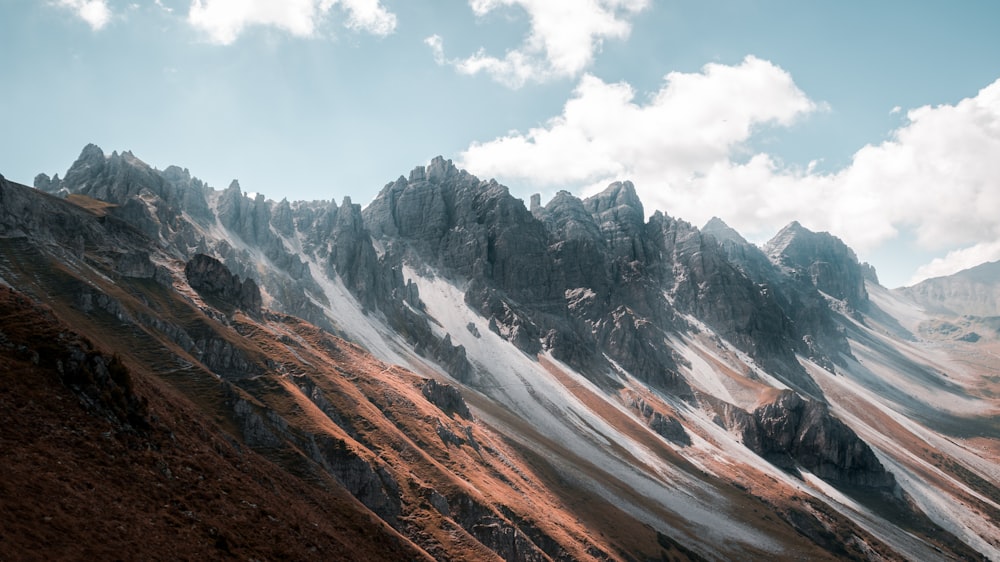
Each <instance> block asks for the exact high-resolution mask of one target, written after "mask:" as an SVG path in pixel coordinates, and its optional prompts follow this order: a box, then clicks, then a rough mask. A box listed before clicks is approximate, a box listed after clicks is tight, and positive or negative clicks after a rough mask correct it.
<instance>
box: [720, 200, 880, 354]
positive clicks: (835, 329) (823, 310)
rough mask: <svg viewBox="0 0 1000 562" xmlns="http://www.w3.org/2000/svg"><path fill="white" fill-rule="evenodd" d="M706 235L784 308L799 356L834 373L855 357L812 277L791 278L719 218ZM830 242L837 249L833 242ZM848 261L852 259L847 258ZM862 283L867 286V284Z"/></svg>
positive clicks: (798, 275) (794, 275)
mask: <svg viewBox="0 0 1000 562" xmlns="http://www.w3.org/2000/svg"><path fill="white" fill-rule="evenodd" d="M786 230H787V229H786ZM702 231H703V232H704V233H706V234H707V235H709V236H712V237H713V238H715V239H716V240H717V241H718V243H719V245H720V247H721V248H722V250H723V252H724V253H725V254H726V258H727V259H728V261H729V262H730V263H732V264H733V265H734V266H736V267H738V268H739V269H740V270H742V271H743V272H744V273H745V274H746V275H747V277H749V278H750V279H751V280H753V281H754V283H756V284H757V285H758V286H759V287H760V288H761V291H764V292H767V293H768V294H769V295H770V296H771V297H772V298H773V300H774V301H775V302H776V303H777V304H778V306H779V307H781V310H782V311H783V313H784V314H785V315H786V316H787V317H788V318H789V320H791V328H792V334H791V345H792V346H793V347H794V349H795V350H796V351H797V352H799V353H801V354H803V355H804V356H806V357H809V358H810V359H812V360H813V361H815V362H816V363H817V364H819V365H822V366H824V367H825V368H827V369H828V370H831V371H833V370H834V368H835V367H834V366H835V365H842V364H843V360H844V358H847V357H852V356H853V355H852V353H851V350H850V346H849V345H848V343H847V339H846V337H845V335H844V333H843V330H842V328H841V327H840V326H839V325H838V323H837V321H836V316H835V313H834V312H833V311H832V310H831V308H830V305H829V304H828V303H827V300H826V298H824V297H823V295H822V294H821V293H820V289H819V288H817V286H816V285H815V284H814V282H813V278H812V277H811V276H805V275H801V274H799V273H796V270H791V271H792V273H793V274H792V275H788V273H787V272H786V271H785V270H783V269H782V265H781V263H780V262H779V263H778V264H775V263H773V262H772V261H771V258H769V257H768V255H767V254H765V253H764V251H763V250H761V249H760V248H758V247H757V246H754V245H753V244H750V243H749V242H747V241H746V240H745V239H744V238H743V237H742V236H740V234H739V233H737V232H736V231H735V230H733V229H732V228H730V227H729V225H727V224H726V223H725V222H723V221H722V220H721V219H719V218H713V219H712V220H710V221H709V222H708V223H707V224H706V225H705V227H704V229H703V230H702ZM795 232H800V233H802V235H803V236H806V237H808V236H809V235H810V234H806V233H805V232H807V231H805V229H803V228H801V227H798V228H792V230H791V231H790V234H788V236H790V237H794V236H795V235H796V234H795ZM776 239H778V237H776ZM821 240H825V238H824V239H821ZM827 242H830V243H831V244H834V245H835V243H834V242H832V241H830V240H827ZM844 259H852V258H850V256H849V255H847V254H844ZM844 267H845V268H848V267H849V266H844ZM859 271H860V272H861V273H862V275H868V274H869V273H865V271H866V270H865V269H864V268H863V267H861V268H859ZM870 274H874V273H873V272H871V273H870ZM861 282H862V284H863V280H862V281H861ZM866 298H867V297H866Z"/></svg>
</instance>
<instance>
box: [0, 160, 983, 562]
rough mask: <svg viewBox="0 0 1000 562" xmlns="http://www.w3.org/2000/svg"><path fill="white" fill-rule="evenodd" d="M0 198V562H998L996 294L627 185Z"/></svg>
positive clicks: (421, 171)
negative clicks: (700, 212)
mask: <svg viewBox="0 0 1000 562" xmlns="http://www.w3.org/2000/svg"><path fill="white" fill-rule="evenodd" d="M541 203H542V202H541V200H540V198H539V197H537V196H536V197H533V198H532V199H531V201H530V202H529V203H528V205H525V203H524V202H523V201H521V200H519V199H516V198H514V197H512V196H511V195H510V193H509V192H508V190H507V188H506V187H504V186H502V185H500V184H498V183H497V182H496V181H492V180H490V181H484V180H481V179H479V178H476V177H474V176H472V175H470V174H469V173H467V172H466V171H464V170H459V169H457V168H456V167H455V166H453V165H452V163H451V162H450V161H447V160H444V159H441V158H436V159H434V160H433V161H432V162H430V163H429V164H428V165H426V166H418V167H417V168H415V169H414V170H413V171H411V172H410V173H409V174H408V175H407V176H401V177H399V179H397V180H395V181H393V182H391V183H389V184H387V185H386V186H385V187H384V188H383V189H382V191H381V193H380V194H379V195H378V196H377V197H376V198H375V199H374V200H373V201H372V202H371V203H370V204H369V205H368V206H367V207H365V208H364V209H362V208H361V206H359V205H357V204H354V203H352V202H351V200H350V199H344V201H343V202H342V203H340V204H339V205H338V204H336V203H334V202H331V201H311V202H305V201H296V202H289V201H287V200H282V201H273V200H269V199H266V198H265V197H264V196H263V195H256V196H255V197H249V196H248V195H246V194H245V193H244V192H243V191H242V189H241V188H240V186H239V184H238V183H236V182H235V181H234V182H233V183H232V184H231V185H230V186H229V187H228V188H227V189H225V190H221V191H220V190H216V189H213V188H211V187H210V186H208V185H206V184H205V183H204V182H202V181H200V180H198V179H196V178H195V177H193V176H192V175H191V174H190V173H189V172H188V170H186V169H182V168H178V167H174V166H171V167H168V168H166V169H164V170H159V169H157V168H154V167H152V166H150V165H148V164H146V163H144V162H143V161H141V160H139V159H138V158H136V157H135V156H133V155H132V153H130V152H123V153H118V152H115V153H112V154H110V155H106V154H105V153H104V152H103V151H102V150H101V149H100V148H98V147H97V146H94V145H89V146H87V147H86V148H84V150H83V152H82V154H81V155H80V157H79V159H78V160H77V161H76V162H75V163H73V165H72V166H71V167H70V168H69V170H68V171H67V172H66V173H65V176H64V177H62V178H60V177H59V176H58V175H57V176H55V177H51V178H50V177H48V176H47V175H44V174H40V175H39V176H38V177H37V178H36V179H35V185H34V187H33V188H32V187H27V186H23V185H19V184H16V183H13V182H9V181H6V180H3V179H2V177H0V357H2V360H0V521H2V523H0V559H3V560H8V559H9V560H21V559H25V560H32V559H34V560H50V559H63V558H77V559H87V558H89V559H100V560H104V559H109V560H113V559H136V560H154V559H160V560H175V559H201V560H208V559H227V558H235V559H243V560H250V559H256V560H265V559H268V560H270V559H294V560H426V559H437V560H470V561H471V560H477V561H478V560H492V559H503V560H519V561H521V560H523V561H542V560H627V561H647V560H842V559H850V560H921V561H927V560H985V559H993V560H998V559H1000V462H998V461H1000V316H997V315H998V314H1000V268H998V267H997V265H996V264H988V265H984V266H981V267H980V268H976V269H975V270H970V271H969V272H963V273H961V274H958V275H956V276H953V277H949V278H942V279H933V280H929V281H927V282H925V283H922V284H920V285H917V286H915V287H910V288H907V289H900V290H888V289H886V288H884V287H882V286H880V285H879V283H878V279H877V277H876V273H875V271H874V269H873V268H872V267H870V266H868V265H867V264H864V263H859V262H858V259H857V257H856V255H855V254H854V252H853V251H852V250H851V249H850V248H848V247H847V246H846V245H844V243H843V242H841V241H840V240H839V239H838V238H836V237H834V236H832V235H830V234H827V233H817V232H811V231H810V230H807V229H806V228H804V227H803V226H801V225H799V224H798V223H792V224H790V225H788V226H787V227H785V228H784V229H782V230H781V231H780V232H779V233H778V234H777V235H776V236H775V237H774V238H773V239H772V240H771V241H770V242H768V243H767V244H765V245H764V246H756V245H753V244H751V243H748V242H747V241H746V240H745V239H744V238H743V237H741V235H740V234H739V233H737V232H736V231H735V230H733V229H731V228H730V227H728V226H727V225H726V224H725V223H723V222H722V221H721V220H718V219H713V220H712V221H710V222H709V223H708V224H707V225H705V226H704V227H703V228H700V229H699V228H696V227H695V226H692V225H691V224H688V223H686V222H684V221H683V220H681V219H679V218H674V217H671V216H669V215H667V214H665V213H663V212H660V211H657V212H655V213H652V215H648V214H647V213H646V211H645V210H644V209H643V205H642V202H640V200H639V199H638V197H637V196H636V192H635V190H634V188H633V186H632V184H631V183H629V182H627V181H626V182H620V183H614V184H612V185H610V186H608V188H607V189H606V190H604V191H603V192H601V193H599V194H597V195H595V196H593V197H590V198H587V199H580V198H577V197H576V196H574V195H572V194H570V193H568V192H560V193H558V194H557V195H555V196H554V197H553V198H552V199H551V200H550V201H548V202H547V203H546V204H545V205H542V204H541Z"/></svg>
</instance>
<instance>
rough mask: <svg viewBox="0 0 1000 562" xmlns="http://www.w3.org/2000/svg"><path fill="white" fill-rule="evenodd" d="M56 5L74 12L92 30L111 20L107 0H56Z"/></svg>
mask: <svg viewBox="0 0 1000 562" xmlns="http://www.w3.org/2000/svg"><path fill="white" fill-rule="evenodd" d="M58 5H59V6H62V7H64V8H69V9H70V10H73V11H74V12H76V15H77V16H79V17H80V18H81V19H82V20H83V21H85V22H87V25H89V26H90V27H91V29H93V30H94V31H97V30H99V29H101V28H102V27H104V26H105V25H107V23H108V22H109V21H111V9H110V8H108V3H107V0H58Z"/></svg>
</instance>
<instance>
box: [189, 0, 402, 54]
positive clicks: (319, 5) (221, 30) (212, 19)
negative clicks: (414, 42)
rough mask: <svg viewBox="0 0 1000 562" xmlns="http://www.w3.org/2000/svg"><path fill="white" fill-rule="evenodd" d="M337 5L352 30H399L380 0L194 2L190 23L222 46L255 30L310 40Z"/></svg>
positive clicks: (394, 18)
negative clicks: (263, 28) (270, 29)
mask: <svg viewBox="0 0 1000 562" xmlns="http://www.w3.org/2000/svg"><path fill="white" fill-rule="evenodd" d="M336 5H339V6H340V8H341V10H343V11H344V12H345V13H346V16H347V21H346V22H345V24H344V25H345V26H347V27H348V28H350V29H353V30H356V31H365V32H368V33H372V34H374V35H380V36H384V35H388V34H390V33H392V32H393V31H395V29H396V15H395V14H393V13H391V12H389V11H387V10H386V9H385V7H384V6H382V4H381V2H380V1H379V0H192V2H191V8H190V10H189V11H188V23H190V24H191V25H192V26H194V27H196V28H198V29H200V30H202V31H204V32H205V33H207V34H208V37H209V39H210V40H211V41H212V42H214V43H219V44H222V45H229V44H231V43H232V42H233V41H235V40H236V38H237V37H239V35H240V33H242V32H243V31H244V30H245V29H246V28H247V27H251V26H271V27H276V28H278V29H281V30H283V31H286V32H288V33H291V34H292V35H295V36H298V37H310V36H312V35H313V34H314V33H315V32H316V28H317V27H318V26H319V25H320V24H321V23H322V22H323V20H324V19H325V18H326V16H327V14H328V13H329V12H330V10H331V8H333V6H336Z"/></svg>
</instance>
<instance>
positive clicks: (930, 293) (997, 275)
mask: <svg viewBox="0 0 1000 562" xmlns="http://www.w3.org/2000/svg"><path fill="white" fill-rule="evenodd" d="M899 291H900V293H902V294H904V295H906V296H907V297H909V298H911V299H913V300H914V301H916V302H918V303H920V304H921V305H922V306H924V307H926V309H927V310H928V311H930V312H933V313H940V314H951V315H955V316H1000V261H995V262H989V263H984V264H981V265H977V266H976V267H973V268H970V269H966V270H963V271H959V272H958V273H955V274H953V275H949V276H947V277H935V278H933V279H927V280H924V281H921V282H920V283H917V284H916V285H913V286H911V287H903V288H901V289H899Z"/></svg>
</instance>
